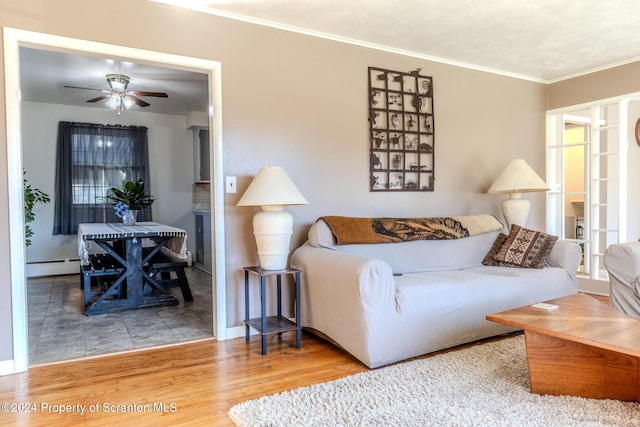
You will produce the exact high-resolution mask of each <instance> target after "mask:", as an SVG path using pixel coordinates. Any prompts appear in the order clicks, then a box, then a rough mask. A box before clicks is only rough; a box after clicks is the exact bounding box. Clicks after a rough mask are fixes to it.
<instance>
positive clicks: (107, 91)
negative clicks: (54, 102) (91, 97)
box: [64, 85, 111, 93]
mask: <svg viewBox="0 0 640 427" xmlns="http://www.w3.org/2000/svg"><path fill="white" fill-rule="evenodd" d="M64 87H68V88H71V89H84V90H97V91H98V92H104V93H111V91H110V90H104V89H95V88H92V87H80V86H66V85H65V86H64Z"/></svg>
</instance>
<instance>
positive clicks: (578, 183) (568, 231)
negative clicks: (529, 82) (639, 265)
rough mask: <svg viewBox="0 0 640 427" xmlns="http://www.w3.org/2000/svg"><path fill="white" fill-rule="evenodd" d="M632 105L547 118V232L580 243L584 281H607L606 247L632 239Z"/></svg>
mask: <svg viewBox="0 0 640 427" xmlns="http://www.w3.org/2000/svg"><path fill="white" fill-rule="evenodd" d="M627 107H628V101H626V100H619V101H612V102H610V103H602V104H597V105H591V106H585V107H584V108H582V109H568V110H564V111H559V112H554V113H549V114H548V115H547V131H548V138H547V183H548V184H549V186H550V187H551V190H550V191H549V192H548V193H547V231H548V232H549V233H552V234H555V235H557V236H559V237H560V238H561V239H568V240H573V241H576V242H578V243H580V246H581V247H582V251H583V259H582V263H581V265H580V268H579V273H580V274H579V277H582V278H585V279H591V280H607V279H608V276H607V272H606V269H605V267H604V263H603V258H604V251H605V249H606V248H607V247H608V246H609V245H611V244H613V243H618V242H621V241H626V238H627V235H626V234H627V230H626V224H627V205H626V200H627V162H626V160H627V155H626V153H627V133H628V126H627V123H628V119H627V118H628V115H629V113H628V108H627Z"/></svg>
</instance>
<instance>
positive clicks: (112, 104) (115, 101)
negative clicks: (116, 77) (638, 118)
mask: <svg viewBox="0 0 640 427" xmlns="http://www.w3.org/2000/svg"><path fill="white" fill-rule="evenodd" d="M121 104H122V100H121V99H120V95H118V94H116V93H113V94H111V96H110V97H109V100H108V101H107V107H109V108H111V109H114V110H117V109H118V108H119V107H120V105H121Z"/></svg>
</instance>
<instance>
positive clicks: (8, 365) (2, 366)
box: [0, 360, 16, 376]
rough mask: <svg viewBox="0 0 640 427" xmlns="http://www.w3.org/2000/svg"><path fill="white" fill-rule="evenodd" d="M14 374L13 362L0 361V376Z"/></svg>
mask: <svg viewBox="0 0 640 427" xmlns="http://www.w3.org/2000/svg"><path fill="white" fill-rule="evenodd" d="M15 373H16V366H15V363H14V362H13V360H1V361H0V376H2V375H11V374H15Z"/></svg>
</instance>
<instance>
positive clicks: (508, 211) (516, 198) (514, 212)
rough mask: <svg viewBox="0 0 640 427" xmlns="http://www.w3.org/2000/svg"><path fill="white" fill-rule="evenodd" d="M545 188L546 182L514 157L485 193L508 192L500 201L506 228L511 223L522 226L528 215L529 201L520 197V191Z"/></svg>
mask: <svg viewBox="0 0 640 427" xmlns="http://www.w3.org/2000/svg"><path fill="white" fill-rule="evenodd" d="M547 190H549V187H548V186H547V184H546V183H545V182H544V181H543V180H542V178H540V177H539V176H538V175H537V174H536V173H535V172H534V170H533V169H531V166H529V165H528V164H527V162H525V161H524V160H523V159H515V160H511V161H510V162H509V163H508V164H507V167H506V168H504V170H503V171H502V173H501V174H500V175H499V176H498V178H496V180H495V181H494V182H493V184H492V185H491V187H490V188H489V190H488V191H487V193H490V194H499V193H509V198H508V199H506V200H503V201H502V214H503V215H504V219H505V221H507V228H508V229H511V225H512V224H517V225H520V226H523V227H524V225H525V222H527V216H529V208H530V202H529V200H527V199H523V198H522V193H529V192H533V191H547Z"/></svg>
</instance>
